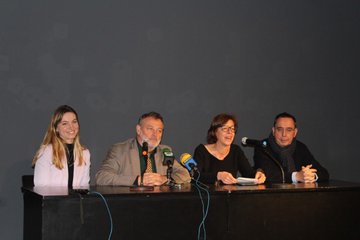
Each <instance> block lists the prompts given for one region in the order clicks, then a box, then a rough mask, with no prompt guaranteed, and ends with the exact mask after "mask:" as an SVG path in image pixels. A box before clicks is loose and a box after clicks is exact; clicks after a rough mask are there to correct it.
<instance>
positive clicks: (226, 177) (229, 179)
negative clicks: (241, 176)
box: [216, 172, 237, 184]
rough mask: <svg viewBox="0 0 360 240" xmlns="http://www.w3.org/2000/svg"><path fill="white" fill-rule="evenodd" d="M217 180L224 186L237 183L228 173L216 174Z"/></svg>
mask: <svg viewBox="0 0 360 240" xmlns="http://www.w3.org/2000/svg"><path fill="white" fill-rule="evenodd" d="M216 177H217V180H220V181H222V182H223V183H224V184H234V183H237V180H236V178H234V177H233V175H232V174H231V173H229V172H218V173H217V176H216Z"/></svg>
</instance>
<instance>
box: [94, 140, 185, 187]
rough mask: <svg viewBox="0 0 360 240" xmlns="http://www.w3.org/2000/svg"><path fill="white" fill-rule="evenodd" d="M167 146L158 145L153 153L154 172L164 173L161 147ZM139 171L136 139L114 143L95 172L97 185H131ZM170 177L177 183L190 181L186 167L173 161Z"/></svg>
mask: <svg viewBox="0 0 360 240" xmlns="http://www.w3.org/2000/svg"><path fill="white" fill-rule="evenodd" d="M164 148H169V149H171V148H170V147H169V146H166V145H159V146H158V147H157V151H156V154H155V165H156V172H157V173H160V174H161V175H166V170H167V166H164V165H163V164H162V161H163V158H164V155H163V154H162V149H164ZM140 174H141V173H140V157H139V150H138V146H137V143H136V139H134V138H131V139H128V140H126V141H125V142H122V143H117V144H114V145H113V146H112V147H111V148H110V150H109V152H108V154H107V156H106V159H105V160H104V161H103V163H102V165H101V167H100V170H99V171H98V172H97V173H96V176H95V179H96V184H97V185H122V186H130V185H133V183H134V181H135V179H136V178H137V176H139V175H140ZM171 177H172V178H173V179H174V181H175V182H177V183H185V182H190V180H191V178H190V175H189V172H188V170H187V169H186V168H184V167H183V166H181V165H180V164H179V163H178V162H177V161H174V165H173V172H172V175H171Z"/></svg>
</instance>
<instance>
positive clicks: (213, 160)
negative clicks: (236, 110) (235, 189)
mask: <svg viewBox="0 0 360 240" xmlns="http://www.w3.org/2000/svg"><path fill="white" fill-rule="evenodd" d="M236 131H237V121H236V118H235V116H233V115H229V114H225V113H222V114H219V115H217V116H215V117H214V118H213V120H212V122H211V125H210V128H209V130H208V133H207V144H200V145H199V146H197V147H196V149H195V152H194V159H195V160H196V161H197V162H198V169H199V171H200V181H201V182H203V183H207V184H213V183H215V182H216V181H221V182H222V183H224V184H234V183H237V179H236V176H237V172H240V174H241V176H242V177H248V178H255V179H257V180H258V184H261V183H264V182H265V179H266V177H265V174H264V173H263V172H262V171H261V170H260V169H259V170H255V169H254V168H252V167H251V165H250V163H249V161H248V159H247V158H246V156H245V154H244V152H243V151H242V150H241V148H240V146H239V145H236V144H234V143H233V142H234V138H235V134H236Z"/></svg>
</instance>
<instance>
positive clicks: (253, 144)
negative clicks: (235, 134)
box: [241, 137, 267, 148]
mask: <svg viewBox="0 0 360 240" xmlns="http://www.w3.org/2000/svg"><path fill="white" fill-rule="evenodd" d="M241 143H242V145H244V146H250V147H264V148H265V147H266V146H267V142H266V140H263V141H260V140H254V139H249V138H247V137H243V138H242V139H241Z"/></svg>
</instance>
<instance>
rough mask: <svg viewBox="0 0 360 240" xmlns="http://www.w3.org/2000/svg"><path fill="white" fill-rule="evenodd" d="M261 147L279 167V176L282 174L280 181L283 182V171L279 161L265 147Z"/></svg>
mask: <svg viewBox="0 0 360 240" xmlns="http://www.w3.org/2000/svg"><path fill="white" fill-rule="evenodd" d="M261 149H262V150H263V151H264V153H265V154H266V155H267V156H268V157H269V158H270V159H271V160H272V161H273V162H274V163H275V164H276V165H277V166H278V167H279V168H280V170H281V176H282V183H285V173H284V169H283V167H282V166H281V164H280V162H279V161H278V160H277V159H276V158H275V157H274V156H273V155H272V154H271V153H270V152H269V151H268V150H267V149H266V148H261Z"/></svg>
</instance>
